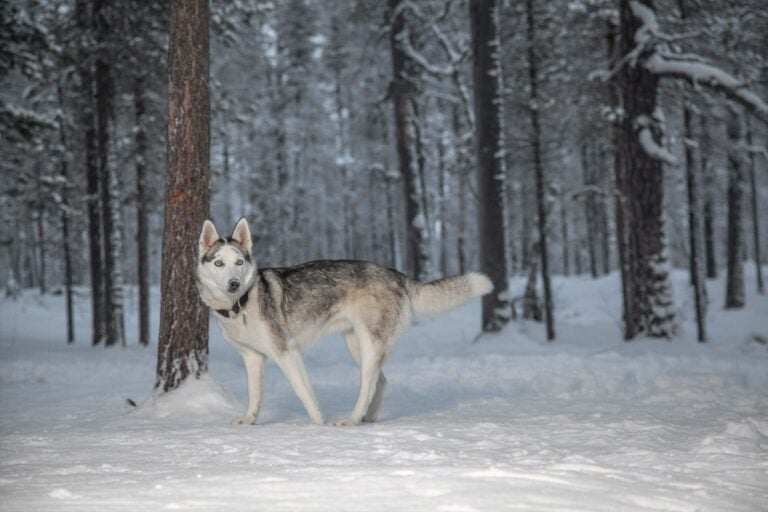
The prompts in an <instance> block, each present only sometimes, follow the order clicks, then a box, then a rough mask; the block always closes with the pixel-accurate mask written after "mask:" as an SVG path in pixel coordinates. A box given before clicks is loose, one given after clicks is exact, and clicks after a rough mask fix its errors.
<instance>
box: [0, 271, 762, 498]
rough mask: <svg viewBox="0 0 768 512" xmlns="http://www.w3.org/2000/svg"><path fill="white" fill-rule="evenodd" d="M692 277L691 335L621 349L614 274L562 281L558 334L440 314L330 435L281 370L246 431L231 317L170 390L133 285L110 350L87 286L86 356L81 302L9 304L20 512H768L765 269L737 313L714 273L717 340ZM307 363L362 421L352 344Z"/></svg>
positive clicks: (9, 379)
mask: <svg viewBox="0 0 768 512" xmlns="http://www.w3.org/2000/svg"><path fill="white" fill-rule="evenodd" d="M750 268H751V267H750ZM673 277H674V284H675V290H676V299H677V303H678V305H680V314H681V317H682V326H681V333H680V335H679V337H678V338H677V339H674V340H672V341H658V340H640V341H636V342H632V343H625V342H623V341H622V339H621V333H620V328H619V318H620V307H621V305H620V300H619V297H620V294H619V283H618V277H617V276H616V275H615V274H614V275H611V276H608V277H605V278H601V279H598V280H592V279H590V278H588V277H571V278H556V279H555V281H554V290H555V299H556V305H557V327H558V340H557V341H556V342H555V343H547V342H546V341H544V333H543V327H542V326H541V325H539V324H534V323H527V322H518V323H514V324H512V325H510V326H509V327H508V328H507V329H506V330H505V331H503V332H502V333H500V334H498V335H495V336H489V337H485V338H484V339H482V340H481V341H480V342H478V343H475V344H473V343H472V339H473V338H474V336H475V335H476V334H477V332H478V329H479V302H478V301H475V302H473V303H471V304H469V305H467V306H466V307H464V308H463V309H460V310H457V311H455V312H453V313H450V314H448V315H445V316H444V317H441V318H439V319H436V320H431V321H423V322H420V323H419V324H417V325H415V326H413V327H411V328H410V329H408V330H407V331H406V333H405V334H404V336H403V337H402V339H401V341H400V344H399V346H398V348H397V350H396V351H395V354H394V356H393V357H392V359H391V360H390V361H389V362H388V364H387V366H386V367H385V370H386V375H387V378H388V379H389V383H390V384H389V387H388V389H387V395H386V397H385V401H384V406H383V410H382V414H381V418H380V422H379V423H376V424H372V425H363V426H360V427H331V426H327V427H319V426H313V425H310V424H309V423H308V418H307V416H306V414H305V412H304V410H303V409H302V407H301V405H300V403H299V401H298V399H297V398H296V397H295V396H294V394H293V392H292V391H291V390H290V388H289V386H288V383H287V381H286V379H285V378H284V377H283V376H282V375H281V374H280V372H279V370H277V368H276V367H275V366H274V365H273V364H272V363H270V364H269V365H268V367H267V376H266V381H265V395H264V404H263V408H262V413H261V416H260V417H259V421H258V424H257V425H255V426H232V425H230V424H229V420H230V419H231V418H234V417H236V416H239V415H240V414H241V413H242V411H243V410H244V406H245V402H246V396H245V395H246V391H245V389H246V388H245V372H244V370H243V367H242V363H241V361H240V359H239V356H238V355H237V354H236V353H235V352H233V351H232V350H231V349H229V347H227V346H226V345H225V343H224V342H223V340H222V339H221V336H220V334H219V332H218V328H217V327H216V325H215V322H211V340H210V350H211V354H210V376H209V377H207V378H204V379H202V380H200V381H194V382H190V383H188V384H186V385H185V386H184V387H183V388H182V389H180V390H179V391H177V392H175V393H173V394H171V395H170V396H166V397H165V398H163V399H161V400H154V399H152V398H148V397H150V395H151V389H152V384H153V379H154V368H155V359H156V353H155V352H156V342H155V340H153V343H152V345H151V346H150V347H149V348H142V347H140V346H136V345H135V339H136V336H135V324H136V313H135V310H136V307H135V297H129V300H128V315H127V319H126V325H127V327H128V334H129V336H128V339H129V342H130V343H131V345H130V346H128V347H126V348H117V349H111V350H106V349H104V348H91V347H89V346H88V340H89V337H90V333H89V329H88V324H89V308H90V306H89V298H88V296H87V290H85V289H79V290H78V292H79V293H78V300H77V305H76V315H77V329H78V331H77V333H78V335H77V343H76V344H75V345H74V346H66V344H65V342H64V332H65V323H64V312H63V310H64V308H63V303H64V301H63V297H61V296H43V297H41V296H40V295H39V294H38V293H37V292H36V291H34V290H27V291H25V293H24V296H23V298H22V299H21V300H19V301H15V302H14V301H11V300H10V299H7V298H3V299H0V301H2V302H0V510H2V511H13V510H19V511H21V510H23V511H37V510H56V511H78V512H82V511H104V510H110V511H111V510H126V511H134V510H143V511H154V510H199V511H217V510H289V511H296V510H328V511H342V510H373V511H376V510H425V511H426V510H435V511H474V510H494V511H495V510H531V511H536V510H541V511H549V510H568V511H577V510H586V511H602V510H605V511H617V510H643V511H647V510H665V511H688V510H690V511H694V510H712V511H723V510H729V511H747V510H766V509H768V485H766V482H768V347H766V346H765V345H764V344H762V343H759V342H757V341H756V339H758V338H760V339H762V340H765V339H768V320H766V319H768V299H766V297H760V296H757V295H755V294H754V285H753V283H754V279H753V277H754V276H753V275H752V273H751V272H748V274H747V283H748V286H747V288H748V295H747V308H746V309H744V310H742V311H733V312H726V311H723V309H722V301H723V283H722V280H717V281H711V282H709V283H708V285H709V292H710V297H711V301H712V302H711V304H710V309H709V322H708V324H709V332H710V337H711V341H710V342H709V343H707V344H704V345H701V344H698V343H696V342H695V341H694V339H695V330H694V324H693V321H692V313H691V310H692V308H691V304H690V300H689V299H688V297H689V296H690V293H689V292H688V290H687V274H686V273H685V272H677V271H676V272H675V273H674V276H673ZM514 284H515V287H516V289H522V286H523V284H524V283H523V282H522V281H515V283H514ZM133 293H134V294H135V292H133ZM153 300H154V301H155V303H154V304H153V308H152V311H153V315H154V316H156V312H157V311H158V307H157V300H158V296H157V292H155V294H154V295H153ZM153 320H154V322H153V329H154V331H153V332H155V333H156V332H157V325H156V324H157V319H156V318H153ZM305 361H306V364H307V367H308V370H309V372H310V377H311V379H312V382H313V384H314V386H315V390H316V392H317V394H318V398H319V400H320V403H321V405H322V407H323V409H324V412H325V414H326V418H327V419H329V420H331V419H333V418H337V417H341V416H343V415H344V414H345V413H346V412H348V410H349V409H350V408H351V406H352V404H353V403H354V400H355V397H356V394H357V371H356V368H355V367H354V365H353V363H352V361H351V359H350V357H349V356H348V355H347V354H346V350H345V348H344V344H343V341H342V340H341V338H338V337H333V338H329V339H328V340H324V341H323V342H321V343H320V344H319V345H317V346H316V347H315V348H313V349H312V350H310V351H309V352H308V353H307V354H306V357H305ZM127 398H132V399H134V400H136V401H137V402H138V403H139V404H140V407H139V408H138V409H135V410H134V409H132V408H131V407H130V406H128V405H127V403H126V399H127Z"/></svg>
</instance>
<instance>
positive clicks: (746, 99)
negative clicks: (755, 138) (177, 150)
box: [645, 52, 768, 120]
mask: <svg viewBox="0 0 768 512" xmlns="http://www.w3.org/2000/svg"><path fill="white" fill-rule="evenodd" d="M645 68H646V69H647V70H648V71H650V72H651V73H653V74H654V75H659V76H670V77H676V78H684V79H686V80H688V81H690V82H691V83H692V84H693V85H694V86H698V85H705V86H707V87H710V88H712V89H715V90H718V91H721V92H723V93H724V94H725V95H726V96H728V97H729V98H730V99H732V100H734V101H737V102H738V103H741V104H742V105H743V106H745V107H747V108H748V109H749V110H751V111H752V112H754V113H755V115H757V116H760V117H762V119H763V120H768V104H766V103H765V102H764V101H763V100H762V99H761V98H760V97H759V96H757V94H755V93H754V92H752V91H750V90H749V89H748V88H747V87H746V85H745V84H744V83H743V82H741V81H740V80H737V79H736V78H735V77H733V76H732V75H730V74H729V73H727V72H725V71H723V70H722V69H720V68H718V67H716V66H712V65H710V64H706V63H704V62H694V61H689V60H680V59H676V58H673V57H671V56H662V54H660V53H658V52H657V53H654V54H653V55H651V56H650V57H649V58H648V59H647V60H646V61H645Z"/></svg>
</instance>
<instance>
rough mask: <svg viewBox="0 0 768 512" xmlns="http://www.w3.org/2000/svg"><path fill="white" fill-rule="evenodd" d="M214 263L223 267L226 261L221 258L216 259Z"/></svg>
mask: <svg viewBox="0 0 768 512" xmlns="http://www.w3.org/2000/svg"><path fill="white" fill-rule="evenodd" d="M213 264H214V265H216V266H217V267H223V266H224V262H223V261H221V260H216V261H214V262H213Z"/></svg>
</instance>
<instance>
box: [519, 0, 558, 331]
mask: <svg viewBox="0 0 768 512" xmlns="http://www.w3.org/2000/svg"><path fill="white" fill-rule="evenodd" d="M525 4H526V19H527V24H528V83H529V85H530V112H531V128H532V135H533V148H532V149H533V170H534V173H535V174H536V207H537V210H538V214H539V219H538V220H539V243H538V246H539V260H540V261H541V280H542V284H543V286H544V316H545V320H546V324H547V339H548V340H550V341H552V340H554V339H555V319H554V317H553V313H552V310H553V306H552V287H551V284H550V282H549V255H548V249H547V243H548V242H547V236H548V235H547V201H546V182H545V178H544V165H543V163H542V161H541V126H540V122H539V96H538V86H539V77H538V57H537V56H536V33H535V28H536V25H535V23H534V13H533V0H526V2H525Z"/></svg>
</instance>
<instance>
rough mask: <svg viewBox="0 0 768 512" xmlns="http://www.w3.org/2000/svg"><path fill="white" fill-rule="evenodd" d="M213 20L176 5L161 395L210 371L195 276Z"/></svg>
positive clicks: (201, 7)
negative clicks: (209, 34)
mask: <svg viewBox="0 0 768 512" xmlns="http://www.w3.org/2000/svg"><path fill="white" fill-rule="evenodd" d="M209 19H210V13H209V9H208V2H207V1H200V0H174V1H173V2H172V3H171V22H170V44H169V48H168V127H167V140H168V148H167V161H168V171H167V175H166V190H165V219H164V226H163V262H162V277H161V283H160V293H161V301H160V335H159V340H158V346H157V350H158V353H157V373H156V381H155V389H156V390H157V391H170V390H172V389H174V388H176V387H178V386H179V384H181V383H182V382H183V381H184V380H185V379H187V378H189V377H194V378H197V377H199V376H200V375H201V374H202V373H204V372H206V371H207V369H208V311H207V310H206V308H205V307H204V305H203V304H202V302H201V301H200V300H199V299H198V295H197V290H196V287H195V279H194V274H195V266H196V264H197V244H196V241H197V239H198V237H199V234H200V228H201V226H202V225H203V221H204V220H205V219H206V218H207V217H208V210H209V200H210V187H209V181H210V167H209V166H210V142H211V139H210V91H209V40H208V25H209ZM182 319H183V321H182Z"/></svg>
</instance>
